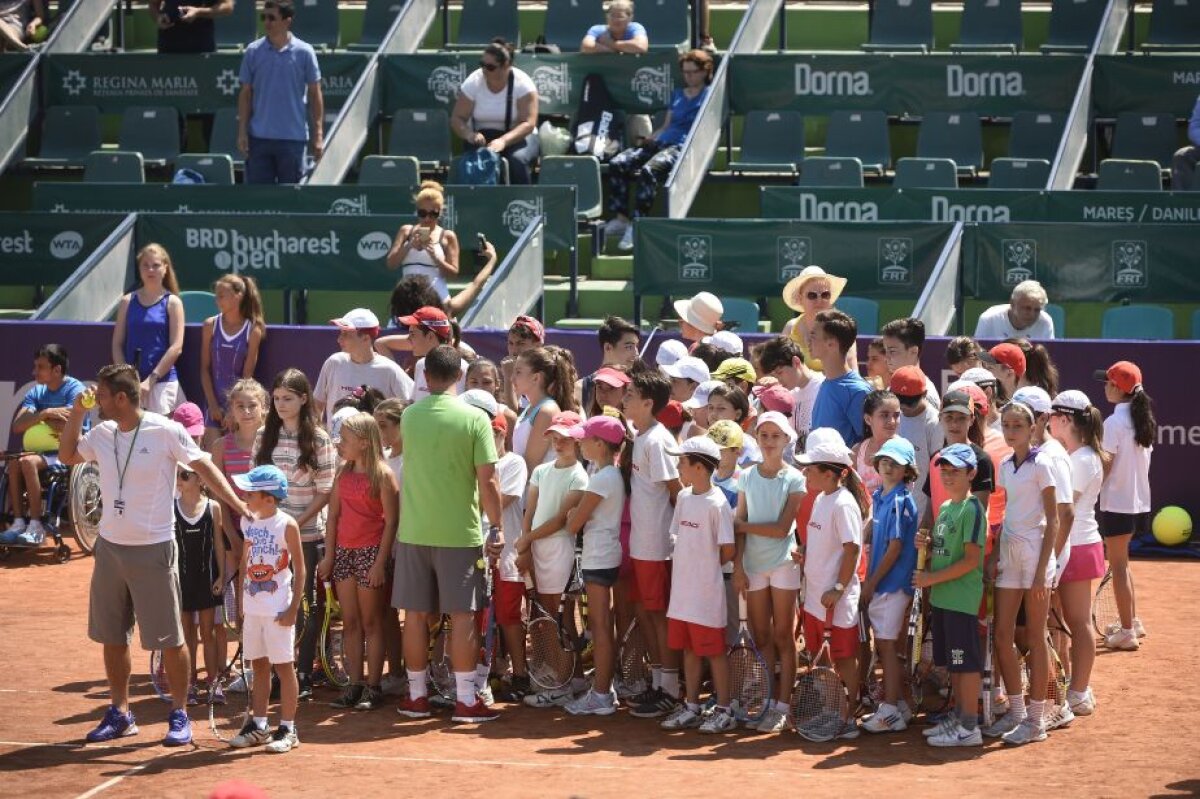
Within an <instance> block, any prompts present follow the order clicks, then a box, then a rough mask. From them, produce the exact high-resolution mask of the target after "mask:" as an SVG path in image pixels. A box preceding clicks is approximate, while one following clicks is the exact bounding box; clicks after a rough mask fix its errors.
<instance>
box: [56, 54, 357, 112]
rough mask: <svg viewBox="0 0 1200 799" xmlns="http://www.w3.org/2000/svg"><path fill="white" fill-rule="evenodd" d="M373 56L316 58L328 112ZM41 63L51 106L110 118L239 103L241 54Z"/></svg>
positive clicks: (83, 57)
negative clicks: (150, 108)
mask: <svg viewBox="0 0 1200 799" xmlns="http://www.w3.org/2000/svg"><path fill="white" fill-rule="evenodd" d="M368 58H369V56H367V55H366V54H363V53H319V54H318V55H317V61H318V62H319V63H320V66H321V85H322V90H323V94H324V97H325V107H326V108H327V109H336V108H341V106H342V103H344V102H345V101H346V98H347V97H348V96H349V95H350V92H351V91H352V90H353V89H354V84H355V83H357V82H358V78H359V76H360V75H361V74H362V71H363V69H365V68H366V65H367V59H368ZM42 64H43V66H42V87H43V91H44V92H45V95H44V96H45V98H46V104H47V105H95V106H98V107H99V108H100V110H101V111H102V112H104V113H106V114H111V113H120V112H121V111H124V110H125V109H126V108H128V107H130V106H144V105H168V106H174V107H175V108H178V109H179V110H180V111H181V112H183V113H192V114H195V113H210V112H212V111H216V110H217V109H218V108H226V107H229V106H232V105H236V104H237V95H238V91H239V90H240V89H241V84H240V83H239V82H238V71H239V70H240V68H241V64H242V56H241V55H239V54H238V53H205V54H203V55H198V54H196V55H159V54H157V53H119V54H117V53H81V54H70V55H48V56H43V57H42Z"/></svg>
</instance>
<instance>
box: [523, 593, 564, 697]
mask: <svg viewBox="0 0 1200 799" xmlns="http://www.w3.org/2000/svg"><path fill="white" fill-rule="evenodd" d="M525 591H526V594H527V595H528V598H529V624H528V626H527V628H526V633H527V634H528V636H529V648H528V650H527V654H526V660H527V661H528V665H529V679H530V680H531V681H532V682H533V684H534V685H536V686H538V687H539V688H542V689H544V690H547V691H556V690H559V689H561V688H564V687H565V686H566V685H567V684H569V683H570V682H571V677H572V676H573V675H574V673H575V660H576V652H575V647H574V646H572V645H571V643H570V642H569V641H568V640H567V638H566V635H565V634H564V633H563V629H562V610H561V608H562V607H563V605H564V604H565V603H566V600H567V590H566V589H565V588H564V589H563V593H562V597H561V598H560V599H559V612H558V613H556V614H551V613H550V612H549V611H548V610H546V608H544V607H542V603H541V602H540V601H539V600H538V595H537V590H536V589H535V588H534V585H533V578H532V577H531V576H530V575H529V574H526V575H525Z"/></svg>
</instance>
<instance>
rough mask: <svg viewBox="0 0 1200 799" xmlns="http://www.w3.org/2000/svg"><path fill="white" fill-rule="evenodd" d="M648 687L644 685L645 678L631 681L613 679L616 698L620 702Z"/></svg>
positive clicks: (644, 690)
mask: <svg viewBox="0 0 1200 799" xmlns="http://www.w3.org/2000/svg"><path fill="white" fill-rule="evenodd" d="M649 687H650V686H648V685H646V681H645V680H635V681H633V682H632V683H626V682H625V681H624V680H613V688H614V689H615V690H616V692H617V698H618V699H620V700H621V701H622V702H624V701H625V700H627V699H632V698H633V697H635V696H639V695H641V694H644V693H646V689H647V688H649Z"/></svg>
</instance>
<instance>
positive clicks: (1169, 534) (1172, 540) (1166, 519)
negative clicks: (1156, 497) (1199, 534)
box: [1151, 505, 1192, 547]
mask: <svg viewBox="0 0 1200 799" xmlns="http://www.w3.org/2000/svg"><path fill="white" fill-rule="evenodd" d="M1151 529H1153V530H1154V538H1155V539H1156V540H1157V541H1158V543H1160V544H1162V545H1163V546H1167V547H1175V546H1179V545H1180V544H1186V543H1187V542H1188V539H1190V538H1191V537H1192V516H1191V514H1189V513H1188V512H1187V511H1186V510H1184V509H1183V508H1181V507H1179V506H1178V505H1168V506H1166V507H1165V508H1163V509H1162V510H1160V511H1159V512H1158V513H1157V514H1156V515H1155V517H1154V523H1153V524H1152V525H1151Z"/></svg>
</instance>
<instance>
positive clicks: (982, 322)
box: [975, 303, 1054, 341]
mask: <svg viewBox="0 0 1200 799" xmlns="http://www.w3.org/2000/svg"><path fill="white" fill-rule="evenodd" d="M1008 308H1009V305H1008V303H1004V304H1003V305H993V306H992V307H991V308H988V309H987V310H986V311H984V312H983V313H981V314H980V315H979V321H978V322H977V323H976V324H975V338H997V339H1003V338H1027V339H1029V340H1030V341H1039V340H1041V341H1045V340H1046V339H1052V338H1054V320H1053V319H1052V318H1051V317H1050V314H1048V313H1046V312H1045V311H1044V310H1043V311H1042V312H1041V314H1039V315H1038V319H1037V321H1036V322H1034V323H1033V324H1032V325H1030V326H1029V327H1026V328H1018V327H1014V326H1013V323H1012V321H1011V320H1010V319H1009V318H1008Z"/></svg>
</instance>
